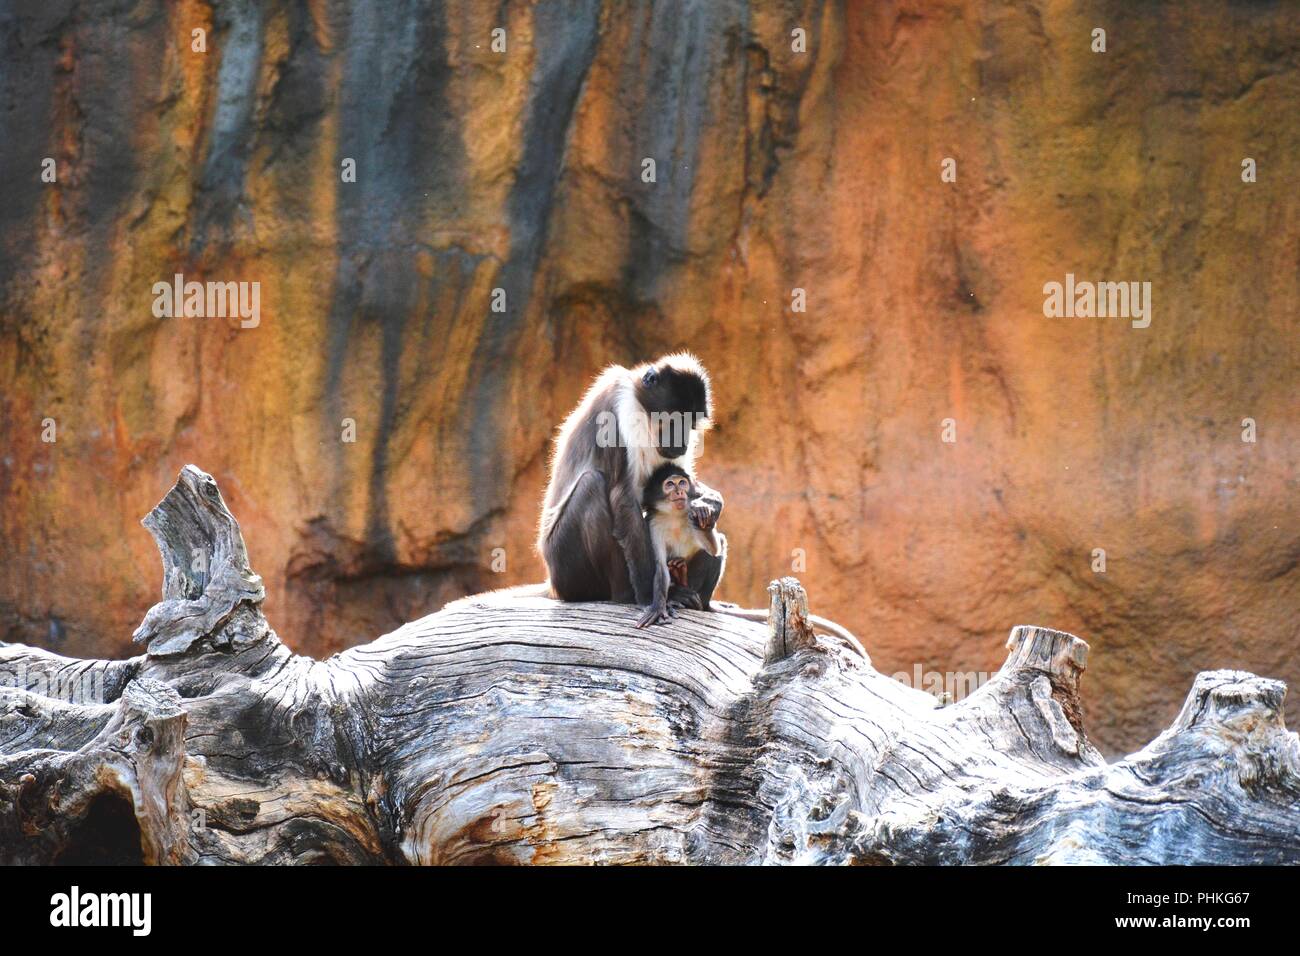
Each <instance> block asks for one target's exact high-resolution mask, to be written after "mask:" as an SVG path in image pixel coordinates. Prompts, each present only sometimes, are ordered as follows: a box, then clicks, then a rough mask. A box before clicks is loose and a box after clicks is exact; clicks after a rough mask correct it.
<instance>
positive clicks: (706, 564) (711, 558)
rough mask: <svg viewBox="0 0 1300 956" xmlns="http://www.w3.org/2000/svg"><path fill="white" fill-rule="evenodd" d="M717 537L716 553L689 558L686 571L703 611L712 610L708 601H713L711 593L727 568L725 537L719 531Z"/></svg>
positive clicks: (703, 553) (705, 553) (705, 552)
mask: <svg viewBox="0 0 1300 956" xmlns="http://www.w3.org/2000/svg"><path fill="white" fill-rule="evenodd" d="M717 535H718V553H717V554H716V555H713V554H709V553H708V552H707V551H700V552H698V553H697V554H696V555H695V557H693V558H691V562H690V564H689V565H688V566H687V570H686V577H687V580H688V581H690V585H691V589H692V590H694V591H695V593H696V594H698V595H699V596H700V604H701V605H702V608H703V610H705V611H711V610H713V608H712V607H710V606H709V601H711V600H712V599H713V591H714V589H715V588H717V586H718V582H719V581H721V580H722V573H723V572H724V571H725V570H726V568H727V536H726V535H725V534H723V533H722V532H721V531H719V532H717Z"/></svg>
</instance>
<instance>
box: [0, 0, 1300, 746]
mask: <svg viewBox="0 0 1300 956" xmlns="http://www.w3.org/2000/svg"><path fill="white" fill-rule="evenodd" d="M498 27H501V28H504V29H505V31H506V33H505V39H506V51H505V52H504V53H499V52H495V51H494V50H493V49H492V43H493V38H492V31H493V29H494V28H498ZM1098 27H1100V28H1103V29H1105V31H1106V51H1105V52H1104V53H1101V52H1093V49H1092V46H1093V44H1094V39H1093V35H1092V31H1093V30H1094V28H1098ZM796 29H800V30H803V31H805V33H804V35H805V36H806V52H802V53H800V52H796V51H795V50H793V49H792V46H793V45H794V44H795V42H796V40H797V36H796V35H793V34H792V31H794V30H796ZM195 30H203V31H205V33H204V37H205V39H206V52H195V50H194V49H193V47H194V45H195V39H194V33H193V31H195ZM0 43H3V51H2V52H0V97H3V108H2V109H0V182H2V183H3V184H4V202H3V203H0V428H2V429H3V449H2V450H0V455H2V456H3V457H2V460H0V541H2V542H3V546H2V548H0V551H3V556H4V560H3V562H0V638H3V639H5V640H21V641H25V642H28V643H34V644H39V645H42V646H45V647H49V648H52V649H55V650H58V651H61V652H63V653H68V654H73V655H78V656H101V655H126V654H128V653H130V652H131V646H130V642H129V635H130V633H131V630H132V629H133V628H134V627H135V626H136V624H138V623H139V620H140V618H141V617H142V615H143V613H144V611H145V610H146V609H147V608H148V607H149V605H150V604H151V603H152V602H153V601H154V600H156V596H157V591H158V582H157V560H158V559H157V555H156V553H155V552H154V550H153V544H152V542H151V541H150V539H149V536H148V535H147V534H146V533H145V531H144V530H143V529H142V528H140V527H139V525H138V521H139V519H140V517H141V516H142V515H144V514H145V512H146V511H147V510H148V509H149V508H150V507H151V506H152V505H153V504H154V503H155V502H156V501H157V500H158V499H159V497H160V496H161V495H162V494H163V492H164V491H165V490H166V489H167V488H168V487H170V485H171V483H172V481H173V480H174V478H175V475H176V473H177V472H178V470H179V469H180V467H181V466H182V465H183V464H184V463H185V462H187V461H193V462H196V463H198V464H199V465H200V466H201V467H203V468H205V469H207V470H209V471H211V472H212V473H213V474H214V475H215V477H216V478H217V479H218V481H219V482H220V484H221V487H222V489H223V491H224V492H225V495H226V497H227V500H228V501H229V503H230V506H231V510H232V511H233V512H234V513H235V514H236V515H237V516H238V518H239V519H240V521H241V523H242V525H243V528H244V532H245V536H246V538H247V541H248V544H249V549H250V552H251V559H252V564H253V566H254V567H256V568H258V569H259V570H260V571H261V572H262V573H263V575H265V576H266V579H267V581H266V583H267V587H268V601H267V605H266V606H267V610H268V613H269V615H270V617H271V620H272V623H273V624H274V626H275V627H276V628H277V629H278V631H279V632H280V634H281V635H282V636H283V637H284V639H285V640H286V641H287V642H288V643H289V644H290V645H291V646H293V647H294V648H296V649H298V650H302V651H305V652H309V653H312V654H316V655H327V654H329V653H331V652H333V651H336V650H338V649H340V648H342V647H345V646H348V645H351V644H355V643H358V642H361V641H365V640H368V639H370V638H372V637H374V636H375V635H377V634H380V633H382V632H384V631H387V630H390V629H391V628H393V627H394V626H396V625H397V624H398V623H400V622H402V621H404V620H408V619H412V618H415V617H418V616H420V615H422V614H424V613H426V612H428V611H431V610H434V609H436V608H437V607H439V606H441V604H442V603H443V602H444V601H446V600H448V599H450V598H453V597H456V596H459V595H461V594H464V593H467V592H470V591H473V590H479V589H483V588H489V587H496V586H503V585H506V584H512V583H519V582H523V581H530V580H537V579H538V578H539V577H540V576H541V574H542V571H541V564H540V561H539V560H538V559H537V558H536V556H535V555H534V553H533V551H532V538H533V534H534V528H535V522H536V511H537V505H538V502H539V500H540V496H541V490H542V484H543V481H544V477H545V466H546V453H547V442H548V439H549V437H550V434H551V431H552V429H553V428H554V426H555V425H556V424H557V423H558V422H559V421H560V420H561V419H562V418H563V416H564V414H565V413H566V412H567V410H568V409H569V408H570V407H571V405H572V404H573V403H574V402H575V400H576V399H577V397H578V396H579V394H580V393H581V391H582V389H583V387H584V385H585V383H586V382H587V380H588V379H589V378H590V377H591V376H592V375H593V374H595V373H596V372H597V371H598V370H599V369H600V367H602V366H603V365H604V364H606V363H609V362H625V363H631V362H635V361H639V360H642V359H644V358H646V357H649V356H653V355H655V354H657V353H659V352H661V351H664V350H668V349H673V348H678V347H689V348H692V349H693V350H695V351H696V352H697V353H698V354H699V355H700V356H701V357H702V358H703V359H704V361H705V362H706V363H707V364H708V366H709V367H710V369H711V370H712V372H713V375H714V380H715V387H716V403H717V406H718V422H717V427H716V429H715V431H714V432H713V433H712V434H711V435H710V437H709V439H708V442H707V451H706V454H705V457H704V461H703V474H704V476H705V477H706V478H707V480H708V481H709V482H710V483H711V484H713V485H715V486H716V487H718V488H720V489H721V490H722V491H723V493H724V494H725V495H726V496H727V501H728V508H727V512H726V514H725V515H724V520H723V528H724V530H725V531H727V533H728V535H729V536H730V539H731V542H732V559H731V562H730V564H729V566H728V576H727V580H726V582H725V585H724V591H725V595H724V596H726V597H728V598H730V599H732V600H736V601H739V602H741V603H746V604H751V605H753V604H759V603H764V601H765V598H764V594H763V588H764V586H765V585H766V583H767V582H768V581H769V580H770V579H772V578H774V577H778V576H780V575H782V574H788V573H791V572H792V571H794V572H795V573H797V574H798V576H799V577H800V578H801V580H802V581H803V582H804V583H805V585H806V586H807V589H808V592H809V595H810V600H811V603H812V606H813V608H814V610H816V611H818V612H819V613H822V614H826V615H828V616H831V617H834V618H836V619H838V620H840V621H842V622H843V623H844V624H846V625H847V626H849V627H851V628H852V629H854V630H855V631H856V632H857V633H858V634H859V635H861V637H862V638H863V640H864V642H865V643H866V644H867V646H868V648H869V649H870V651H871V654H872V657H873V658H874V660H875V662H876V664H877V666H878V667H879V668H880V669H881V670H882V671H886V672H890V671H895V670H897V671H906V672H907V673H908V674H909V675H911V674H914V673H916V670H914V669H915V668H919V669H920V673H921V675H922V676H923V678H924V677H926V676H927V675H932V674H938V675H940V676H942V675H945V674H947V675H952V674H957V675H958V680H959V681H960V680H962V679H963V678H962V677H961V676H960V675H962V674H973V673H978V672H992V671H994V670H996V668H997V665H998V663H999V662H1000V660H1001V659H1002V656H1003V651H1002V649H1001V647H1000V638H1001V636H1003V635H1005V634H1006V632H1007V630H1008V628H1009V627H1010V626H1011V625H1013V624H1017V623H1031V624H1044V625H1050V626H1053V627H1058V628H1063V629H1065V630H1069V631H1072V632H1075V633H1078V634H1080V635H1082V636H1084V637H1086V638H1087V639H1088V640H1089V641H1090V642H1091V643H1092V645H1093V648H1094V650H1093V655H1092V662H1093V665H1092V670H1091V671H1090V673H1089V677H1088V681H1089V684H1090V685H1091V686H1092V688H1093V689H1092V690H1091V691H1090V692H1089V693H1088V694H1087V697H1088V699H1089V701H1090V706H1091V707H1092V708H1093V712H1090V713H1089V715H1088V726H1089V729H1090V733H1092V734H1093V735H1094V737H1095V738H1096V740H1097V741H1098V742H1099V743H1100V745H1101V746H1102V747H1103V748H1104V749H1106V750H1108V751H1109V752H1111V753H1114V752H1118V751H1120V750H1126V749H1129V748H1131V747H1132V746H1134V745H1136V744H1137V743H1139V742H1141V741H1142V740H1146V739H1149V738H1150V737H1151V736H1152V735H1153V734H1154V733H1155V732H1156V731H1157V730H1158V729H1159V728H1161V727H1164V726H1166V725H1168V724H1169V723H1170V721H1171V720H1172V718H1173V717H1174V715H1175V714H1176V712H1177V710H1178V706H1179V703H1180V700H1181V694H1182V693H1183V691H1185V689H1186V687H1187V686H1188V685H1189V683H1190V682H1191V680H1192V678H1193V676H1194V674H1195V673H1196V672H1197V671H1198V670H1201V669H1207V668H1211V667H1241V668H1245V669H1248V670H1251V671H1254V672H1256V673H1260V674H1264V675H1268V676H1274V677H1280V678H1283V679H1285V680H1287V681H1290V682H1292V683H1293V684H1294V683H1296V682H1297V681H1300V655H1298V653H1297V649H1298V645H1297V639H1298V637H1300V631H1298V626H1297V620H1300V614H1298V613H1297V612H1300V570H1297V561H1298V559H1300V521H1298V520H1297V518H1300V514H1298V511H1300V508H1298V507H1297V503H1296V502H1297V474H1298V473H1300V469H1298V468H1297V464H1298V461H1297V459H1298V458H1300V422H1298V421H1297V410H1296V400H1295V390H1296V382H1297V380H1298V377H1297V372H1298V371H1300V368H1298V366H1300V359H1298V358H1297V349H1296V342H1297V331H1298V330H1297V312H1298V311H1300V310H1298V308H1297V303H1300V190H1297V189H1296V183H1297V182H1300V123H1298V122H1297V115H1300V110H1298V109H1297V106H1298V105H1300V20H1297V18H1296V17H1295V16H1294V11H1293V9H1291V8H1290V7H1289V6H1288V4H1286V3H1267V2H1261V3H1225V4H1216V5H1196V6H1191V7H1189V6H1187V5H1185V4H1181V3H1173V2H1169V3H1144V4H1132V3H1130V2H1119V0H1116V2H1109V3H1103V2H1096V3H1067V2H1057V0H1045V2H1029V3H996V2H988V3H977V2H967V0H948V2H941V0H916V2H907V3H903V2H899V3H876V2H865V0H861V2H859V0H843V2H839V3H834V2H816V0H807V2H803V3H799V2H780V0H754V2H751V3H742V2H729V0H714V2H702V0H701V2H685V0H683V2H677V3H668V2H658V3H650V2H620V3H612V2H606V3H601V2H598V0H540V2H536V3H522V2H502V3H498V4H485V3H478V2H472V0H463V2H447V3H433V2H425V0H405V2H397V0H388V2H380V0H351V2H342V0H337V2H326V0H309V2H305V3H300V2H266V3H255V2H252V0H235V2H225V3H219V4H208V3H201V2H196V0H177V2H170V3H162V2H131V3H127V2H113V0H105V2H101V3H94V4H78V3H73V2H70V0H45V2H42V3H19V4H17V5H16V6H14V7H10V8H8V9H6V10H5V11H4V12H0ZM47 157H48V158H52V159H54V161H55V163H54V166H55V168H56V170H57V182H53V183H47V182H43V181H42V178H41V173H42V168H43V165H42V163H43V160H44V159H46V158H47ZM647 158H650V159H653V160H654V161H655V179H656V181H655V182H653V183H647V182H644V181H643V169H644V166H643V160H645V159H647ZM1245 158H1252V159H1254V160H1255V163H1256V168H1257V181H1256V182H1254V183H1245V182H1243V181H1242V161H1243V159H1245ZM946 159H952V160H955V167H952V166H949V167H948V168H949V169H955V174H956V181H955V182H945V181H943V176H942V175H941V174H942V172H943V170H944V161H945V160H946ZM348 160H352V161H353V162H354V164H355V170H356V175H355V182H348V181H344V180H345V177H344V175H343V171H344V170H345V167H346V166H347V161H348ZM177 273H180V274H182V275H183V276H184V277H185V279H186V280H188V281H216V282H254V281H255V282H258V283H260V314H259V322H258V324H257V325H256V327H242V326H243V325H245V324H248V323H241V322H240V321H239V320H238V319H229V318H226V319H222V318H162V319H160V318H157V317H155V315H154V311H153V306H154V302H155V295H154V292H153V286H154V283H157V282H160V281H162V282H167V281H171V280H172V277H173V276H174V275H175V274H177ZM1067 273H1070V274H1073V275H1075V276H1076V277H1078V278H1079V279H1080V280H1085V279H1086V280H1106V281H1144V282H1150V283H1151V290H1152V292H1151V306H1152V308H1151V322H1150V325H1149V327H1147V328H1133V327H1132V323H1131V322H1130V321H1128V320H1126V319H1124V318H1104V319H1103V318H1048V317H1045V316H1044V284H1045V283H1048V282H1052V281H1056V282H1064V281H1065V276H1066V274H1067ZM496 289H500V290H504V303H505V308H504V311H494V310H493V304H494V290H496ZM795 289H802V290H804V297H805V300H806V311H802V312H801V311H796V310H795V308H794V293H793V290H795ZM500 301H501V299H500V295H499V294H497V296H496V299H495V302H496V303H498V304H499V303H500ZM1245 418H1250V419H1253V420H1254V422H1255V428H1256V429H1257V435H1256V437H1257V441H1255V442H1245V441H1243V440H1242V438H1243V424H1242V420H1243V419H1245ZM47 419H53V422H54V428H55V435H54V437H56V441H54V442H53V443H50V442H47V441H44V440H43V438H46V437H50V434H49V425H48V423H46V421H45V420H47ZM345 419H346V420H351V421H352V422H354V423H355V439H356V440H355V442H347V441H344V440H342V439H343V437H344V432H345V429H346V428H347V426H346V425H345ZM945 419H952V423H951V429H952V430H954V431H955V439H956V440H955V441H954V442H945V441H943V440H942V439H943V437H944V436H943V428H944V426H943V424H942V423H943V422H944V420H945ZM949 437H954V436H953V435H949ZM495 549H501V550H500V551H496V550H495ZM1094 549H1104V551H1105V562H1106V563H1105V571H1104V573H1102V572H1099V571H1095V570H1094V566H1095V564H1096V560H1097V559H1096V558H1095V557H1094ZM502 560H504V562H505V568H504V571H502V572H500V573H497V572H496V571H494V569H493V565H494V561H495V562H496V567H498V568H499V567H501V561H502ZM931 679H933V678H931ZM923 686H924V684H923ZM957 691H958V693H959V694H960V692H961V688H960V687H958V688H957ZM1296 717H1297V710H1296V705H1295V703H1294V702H1293V703H1292V709H1291V719H1292V722H1293V724H1294V722H1295V720H1296Z"/></svg>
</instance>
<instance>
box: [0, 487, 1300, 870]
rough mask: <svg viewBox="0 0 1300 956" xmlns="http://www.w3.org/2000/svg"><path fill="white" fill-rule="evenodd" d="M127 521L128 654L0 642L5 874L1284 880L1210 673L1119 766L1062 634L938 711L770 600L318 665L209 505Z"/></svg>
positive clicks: (1251, 748) (1273, 702)
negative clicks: (539, 869) (197, 868)
mask: <svg viewBox="0 0 1300 956" xmlns="http://www.w3.org/2000/svg"><path fill="white" fill-rule="evenodd" d="M144 523H145V526H146V527H147V528H148V529H149V530H150V531H151V532H152V534H153V535H154V538H155V539H156V540H157V542H158V546H159V549H160V551H161V552H162V559H163V567H164V573H163V600H162V602H161V603H159V604H157V605H156V606H154V607H153V608H152V609H151V610H150V611H149V613H148V614H147V615H146V616H145V619H144V622H143V623H142V624H141V625H140V628H139V630H138V631H137V632H136V639H137V640H138V641H140V642H141V643H142V644H144V645H145V648H144V653H143V654H142V655H141V656H139V657H134V658H131V659H130V660H121V661H96V660H74V659H70V658H65V657H60V656H58V655H55V654H51V653H48V652H45V651H42V650H37V649H33V648H28V647H24V646H22V645H0V685H3V686H0V861H3V862H6V863H50V862H54V861H69V860H76V861H97V862H117V861H132V860H134V861H140V860H143V861H144V862H148V863H269V862H293V863H314V862H340V863H348V862H374V861H387V862H392V863H469V862H485V861H486V862H502V863H588V862H595V863H1300V743H1298V742H1297V737H1296V735H1295V734H1294V733H1289V732H1288V731H1287V730H1286V728H1285V726H1284V725H1283V721H1282V698H1283V694H1284V693H1285V688H1284V686H1283V685H1282V684H1281V683H1279V682H1277V681H1273V680H1266V679H1263V678H1260V677H1255V676H1253V675H1251V674H1245V673H1240V672H1232V671H1215V672H1209V673H1203V674H1201V675H1200V676H1199V677H1197V679H1196V681H1195V684H1194V685H1193V687H1192V689H1191V692H1190V693H1189V694H1188V697H1187V702H1186V704H1185V706H1184V707H1183V710H1182V713H1181V714H1180V715H1179V716H1178V718H1177V720H1175V722H1174V724H1173V726H1171V727H1170V728H1169V729H1168V730H1167V731H1165V732H1164V733H1162V734H1161V735H1160V736H1159V737H1158V738H1156V740H1154V741H1153V742H1152V743H1151V744H1150V745H1149V746H1147V747H1146V748H1145V749H1143V750H1141V751H1140V752H1138V753H1135V754H1133V755H1131V756H1129V757H1127V758H1125V759H1123V760H1121V761H1119V762H1117V763H1113V764H1109V765H1108V764H1107V763H1106V762H1105V761H1104V760H1103V759H1102V758H1101V756H1100V755H1099V754H1098V753H1097V751H1096V750H1095V749H1094V748H1093V747H1092V746H1091V745H1090V744H1089V743H1088V739H1087V737H1086V735H1085V733H1084V725H1083V706H1082V702H1081V699H1080V694H1079V680H1080V677H1081V675H1082V673H1083V670H1084V666H1085V664H1086V662H1087V652H1088V646H1087V645H1086V644H1085V643H1084V642H1083V641H1081V640H1079V639H1078V638H1076V637H1072V636H1071V635H1069V634H1065V633H1062V632H1060V631H1053V630H1048V629H1046V628H1039V627H1017V628H1014V629H1013V630H1012V632H1011V638H1010V640H1009V642H1008V647H1009V648H1010V654H1009V655H1008V657H1007V661H1006V663H1005V664H1004V665H1003V667H1002V669H1001V671H999V672H998V674H997V675H996V676H995V677H994V678H993V679H992V680H991V681H990V682H989V683H987V684H986V685H985V686H983V687H981V688H980V689H979V690H978V691H976V692H975V693H973V694H972V695H970V696H969V697H967V698H965V699H964V700H961V701H959V702H957V703H955V704H952V705H950V706H946V707H941V706H938V705H937V702H936V700H935V699H934V698H933V697H932V696H931V695H929V694H926V693H923V692H921V691H917V690H912V689H910V688H908V687H905V686H903V685H902V684H900V683H898V682H896V681H894V680H892V679H890V678H888V677H885V676H883V675H881V674H879V673H877V672H876V671H875V670H874V669H873V668H872V667H871V665H870V662H869V660H868V658H867V657H866V655H865V654H864V653H863V652H862V650H861V648H859V647H857V646H856V645H854V644H853V643H852V642H849V641H845V640H843V639H842V638H838V637H826V636H823V635H820V634H815V633H814V631H813V629H812V627H811V626H810V625H809V622H808V619H807V613H808V612H807V601H806V597H805V596H804V593H803V590H802V588H801V587H799V585H798V582H796V581H794V580H793V579H789V578H787V579H783V580H782V581H779V582H775V583H774V584H773V585H772V588H771V591H772V608H771V615H770V620H769V623H768V626H767V627H764V626H763V625H762V624H757V623H753V622H749V621H745V620H741V619H737V618H732V617H728V616H725V615H722V614H701V613H683V614H682V615H681V616H680V617H679V618H678V620H677V621H676V622H675V623H674V624H672V625H670V626H664V627H657V628H651V629H648V630H645V631H638V630H636V629H634V628H633V626H632V625H633V622H634V621H635V620H636V617H637V610H636V609H635V608H632V607H622V606H614V605H598V604H585V605H584V604H569V605H565V604H560V603H557V602H554V601H549V600H545V599H540V598H520V597H515V596H512V595H510V594H509V593H508V592H497V593H493V594H487V595H480V596H476V597H471V598H465V599H463V600H460V601H457V602H454V603H453V604H451V605H448V606H447V607H446V608H444V609H443V610H442V611H440V612H438V613H437V614H433V615H431V616H429V617H426V618H424V619H423V620H420V621H416V622H414V623H412V624H408V625H406V626H405V627H403V628H401V629H400V630H398V631H396V632H394V633H392V634H389V635H386V636H384V637H382V638H379V639H378V640H376V641H374V642H373V643H371V644H367V645H365V646H361V647H355V648H352V649H350V650H348V651H345V652H343V653H341V654H338V655H336V656H335V657H333V658H331V659H329V660H327V661H314V660H310V659H308V658H305V657H300V656H298V655H295V654H293V653H291V652H290V651H289V650H288V649H287V648H286V647H285V646H284V645H283V644H281V643H280V641H279V639H278V638H277V637H276V635H275V633H274V632H273V631H272V630H271V629H270V627H268V625H267V622H266V619H265V617H264V616H263V614H262V610H261V603H262V599H263V596H264V592H263V589H262V584H261V580H260V579H259V578H258V576H257V575H256V574H254V573H253V571H252V569H251V568H249V566H248V557H247V553H246V551H245V548H244V543H243V539H242V537H241V535H240V532H239V526H238V524H237V523H236V521H235V519H234V518H233V516H231V514H230V512H229V511H228V510H227V509H226V506H225V504H224V502H223V501H222V498H221V494H220V492H219V491H218V490H217V486H216V483H215V482H214V481H213V480H212V478H211V477H209V476H208V475H206V474H204V473H203V472H202V471H200V470H198V469H197V468H194V467H193V466H190V467H187V468H185V470H184V471H183V472H182V473H181V475H180V479H179V480H178V481H177V483H176V486H175V487H174V488H172V490H171V491H170V492H169V493H168V494H167V496H166V497H165V498H164V499H163V501H162V502H161V504H159V505H158V507H157V508H155V509H154V510H153V511H152V512H151V513H150V514H149V516H148V517H147V518H146V519H145V522H144Z"/></svg>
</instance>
